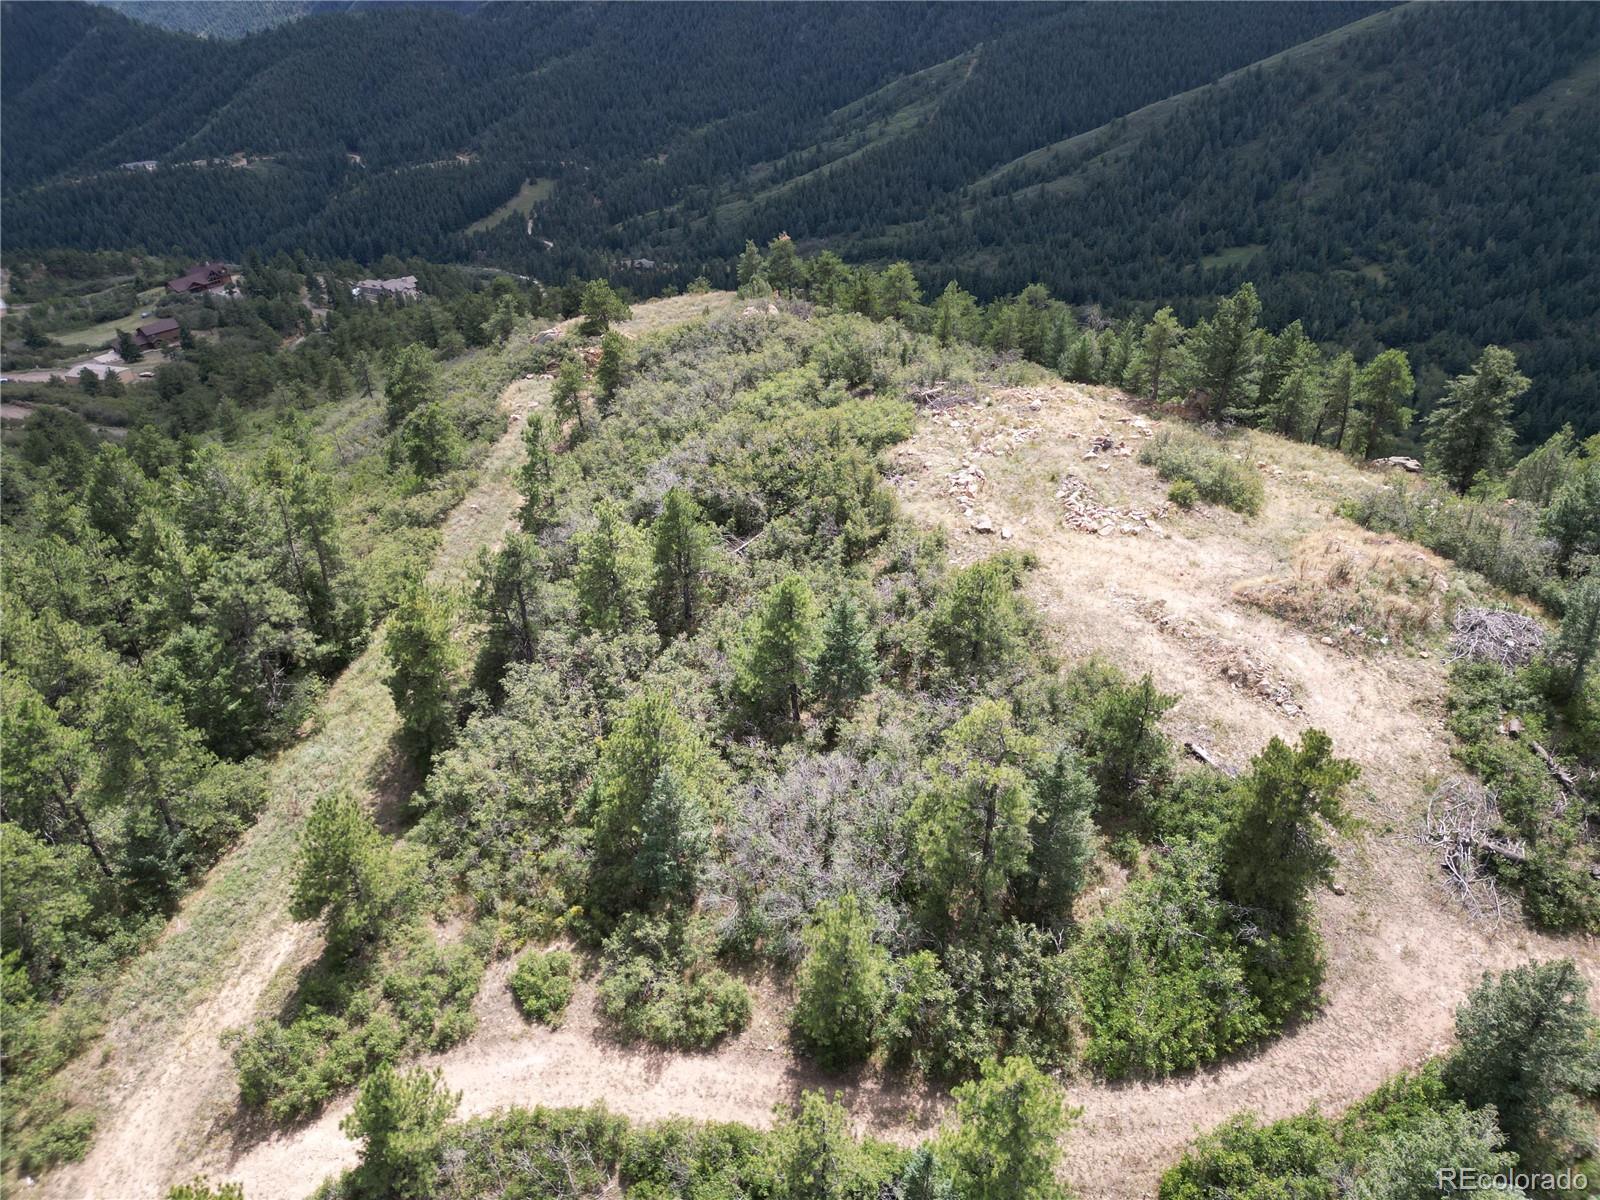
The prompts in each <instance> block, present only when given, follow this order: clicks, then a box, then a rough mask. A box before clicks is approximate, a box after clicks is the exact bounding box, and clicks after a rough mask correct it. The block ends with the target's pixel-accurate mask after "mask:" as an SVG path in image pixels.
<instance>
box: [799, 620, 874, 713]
mask: <svg viewBox="0 0 1600 1200" xmlns="http://www.w3.org/2000/svg"><path fill="white" fill-rule="evenodd" d="M873 641H874V639H873V636H872V631H871V629H869V628H868V626H867V622H866V620H865V619H864V618H863V617H862V614H861V606H860V605H859V604H858V603H857V602H856V599H855V597H854V596H852V595H851V594H850V593H849V592H848V591H845V590H842V589H841V590H840V591H839V593H838V594H837V595H835V596H834V598H833V602H832V603H831V604H829V605H828V612H827V614H826V616H824V617H823V620H822V648H821V650H820V651H819V652H818V654H817V662H816V670H815V674H814V679H813V687H814V688H815V691H816V696H817V699H818V701H819V702H820V703H821V705H822V710H823V712H824V713H825V714H826V715H827V717H828V720H829V721H830V722H836V721H838V720H840V719H841V718H843V717H845V716H848V715H849V713H850V710H851V709H852V708H853V707H854V706H855V703H856V701H858V700H860V699H861V697H863V696H865V695H866V694H867V693H868V692H870V691H871V690H872V685H873V684H874V682H876V680H877V677H878V657H877V654H876V653H875V652H874V649H873Z"/></svg>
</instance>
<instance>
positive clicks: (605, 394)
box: [594, 329, 628, 414]
mask: <svg viewBox="0 0 1600 1200" xmlns="http://www.w3.org/2000/svg"><path fill="white" fill-rule="evenodd" d="M627 360H628V343H627V342H625V341H624V340H623V338H622V335H621V334H620V333H618V332H617V331H616V330H614V329H612V330H608V331H607V332H606V335H605V336H604V337H602V338H601V339H600V361H599V362H598V363H596V364H595V368H594V386H595V389H596V391H597V393H598V394H599V397H600V412H601V413H602V414H604V413H609V412H610V411H611V406H612V404H613V403H615V401H616V399H617V392H618V391H620V390H621V388H622V382H623V379H624V378H625V376H626V374H627V369H628V361H627Z"/></svg>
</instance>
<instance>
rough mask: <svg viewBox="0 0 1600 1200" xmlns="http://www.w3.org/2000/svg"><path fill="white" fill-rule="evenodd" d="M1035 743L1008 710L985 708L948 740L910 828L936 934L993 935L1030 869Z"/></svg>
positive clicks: (992, 704)
mask: <svg viewBox="0 0 1600 1200" xmlns="http://www.w3.org/2000/svg"><path fill="white" fill-rule="evenodd" d="M1031 753H1032V743H1031V742H1030V740H1029V739H1028V738H1027V736H1026V735H1024V734H1023V733H1022V732H1021V731H1020V730H1018V729H1017V728H1016V727H1015V726H1014V725H1013V724H1012V721H1011V717H1010V713H1009V712H1008V711H1007V709H1006V706H1005V705H1004V704H1001V703H999V702H998V701H994V700H987V701H983V702H981V703H979V704H977V705H976V706H974V707H973V709H972V710H971V711H970V712H969V713H967V715H966V716H964V717H962V718H961V720H959V721H957V722H956V723H955V724H954V725H953V726H951V728H950V730H949V731H948V732H947V733H946V734H945V736H944V739H943V745H942V748H941V750H940V753H939V755H938V756H937V758H936V759H935V760H934V761H933V762H932V763H930V764H929V770H928V780H929V782H928V784H927V785H926V787H925V788H924V789H923V791H922V792H920V793H919V794H918V795H917V797H916V799H915V800H913V801H912V804H911V810H910V813H909V817H908V819H909V821H910V824H911V829H912V838H913V842H914V844H915V846H916V849H917V859H918V861H919V862H920V863H921V864H922V869H923V872H924V874H925V887H924V897H923V900H924V909H925V910H926V913H927V917H928V920H929V923H930V925H931V926H932V928H933V929H934V930H935V931H943V930H947V929H985V928H987V927H988V926H989V925H990V924H991V923H992V922H993V921H994V920H996V919H997V918H998V917H999V916H1000V914H1001V912H1002V909H1003V907H1004V905H1005V902H1006V899H1007V897H1008V895H1009V892H1010V886H1011V881H1012V879H1013V878H1015V877H1016V876H1017V875H1018V874H1019V873H1020V872H1022V871H1023V870H1024V869H1025V868H1026V866H1027V863H1028V854H1029V850H1030V847H1031V845H1032V843H1031V839H1030V835H1029V828H1028V827H1029V823H1030V822H1031V821H1032V819H1033V801H1034V797H1033V789H1032V787H1031V785H1030V784H1029V781H1028V778H1027V776H1026V775H1025V774H1024V773H1023V771H1022V767H1021V764H1022V763H1023V762H1024V761H1025V760H1026V758H1027V757H1028V756H1029V754H1031Z"/></svg>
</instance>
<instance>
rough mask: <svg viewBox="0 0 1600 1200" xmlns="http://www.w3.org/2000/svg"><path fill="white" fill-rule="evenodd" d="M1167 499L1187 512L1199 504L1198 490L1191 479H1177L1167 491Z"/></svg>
mask: <svg viewBox="0 0 1600 1200" xmlns="http://www.w3.org/2000/svg"><path fill="white" fill-rule="evenodd" d="M1167 499H1168V500H1170V501H1171V502H1172V503H1173V504H1176V505H1177V506H1178V507H1179V508H1181V509H1184V510H1185V511H1187V510H1189V509H1191V508H1193V507H1194V506H1195V505H1196V504H1199V503H1200V489H1199V488H1197V487H1195V485H1194V480H1192V479H1179V480H1177V481H1176V482H1175V483H1174V484H1173V485H1172V486H1171V487H1169V488H1168V489H1167Z"/></svg>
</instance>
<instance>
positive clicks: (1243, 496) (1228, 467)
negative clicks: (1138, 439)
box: [1139, 429, 1266, 516]
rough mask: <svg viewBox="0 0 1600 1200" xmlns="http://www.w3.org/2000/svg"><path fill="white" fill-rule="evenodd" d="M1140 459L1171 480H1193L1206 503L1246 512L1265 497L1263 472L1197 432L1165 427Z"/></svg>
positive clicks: (1250, 513)
mask: <svg viewBox="0 0 1600 1200" xmlns="http://www.w3.org/2000/svg"><path fill="white" fill-rule="evenodd" d="M1139 461H1140V462H1142V463H1144V464H1146V465H1147V466H1153V467H1154V468H1155V469H1156V474H1157V475H1159V476H1161V478H1162V479H1164V480H1166V481H1168V482H1169V483H1174V484H1177V483H1189V484H1191V485H1192V486H1193V487H1194V491H1195V495H1197V496H1198V497H1199V498H1200V499H1201V500H1204V501H1205V502H1206V503H1207V504H1222V505H1226V506H1227V507H1228V508H1231V509H1233V510H1234V511H1235V512H1242V513H1244V514H1245V515H1246V516H1254V515H1255V514H1256V513H1258V512H1260V511H1261V505H1262V502H1263V501H1264V500H1265V499H1266V485H1265V484H1264V483H1263V482H1262V479H1261V472H1259V471H1257V470H1256V469H1255V467H1253V466H1251V465H1250V464H1249V463H1247V462H1241V461H1239V460H1238V459H1237V458H1235V457H1234V456H1233V455H1232V454H1230V453H1228V451H1227V450H1226V449H1224V448H1223V447H1222V446H1219V445H1218V444H1217V443H1216V442H1214V441H1212V440H1211V439H1210V438H1207V437H1204V436H1202V435H1201V434H1198V433H1190V432H1187V431H1182V432H1180V431H1176V430H1171V429H1163V430H1162V431H1161V432H1160V433H1158V434H1156V436H1155V437H1154V438H1152V439H1151V440H1150V441H1148V442H1146V443H1145V447H1144V449H1143V450H1142V451H1140V453H1139ZM1172 499H1173V501H1174V503H1177V502H1178V501H1177V498H1176V497H1172Z"/></svg>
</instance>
